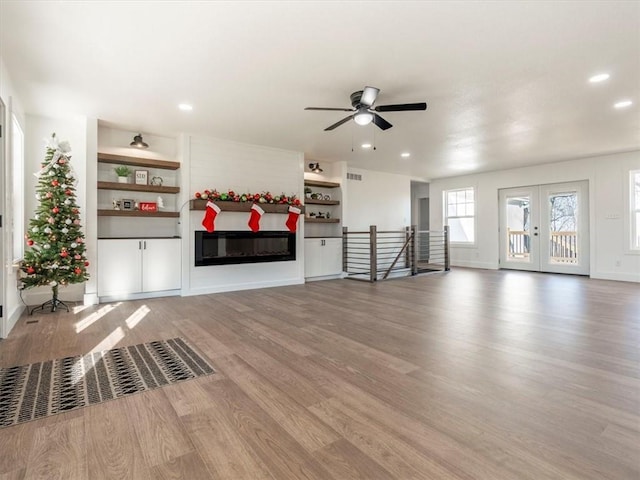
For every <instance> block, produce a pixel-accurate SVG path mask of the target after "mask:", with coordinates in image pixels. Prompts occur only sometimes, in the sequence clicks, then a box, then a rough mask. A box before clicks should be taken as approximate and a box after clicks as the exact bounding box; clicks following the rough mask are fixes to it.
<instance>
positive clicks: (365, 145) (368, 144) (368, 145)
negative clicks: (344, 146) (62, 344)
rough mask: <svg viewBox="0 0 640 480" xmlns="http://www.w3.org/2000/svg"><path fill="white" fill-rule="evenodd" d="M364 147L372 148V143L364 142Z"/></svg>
mask: <svg viewBox="0 0 640 480" xmlns="http://www.w3.org/2000/svg"><path fill="white" fill-rule="evenodd" d="M362 148H371V144H370V143H363V144H362Z"/></svg>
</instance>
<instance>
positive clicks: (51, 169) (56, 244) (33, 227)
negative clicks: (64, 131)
mask: <svg viewBox="0 0 640 480" xmlns="http://www.w3.org/2000/svg"><path fill="white" fill-rule="evenodd" d="M70 153H71V148H70V146H69V143H68V142H66V141H65V142H58V140H57V139H56V134H55V133H54V134H53V135H52V136H51V138H50V139H49V140H48V142H47V153H46V155H45V159H44V161H43V162H42V165H41V167H42V168H41V169H40V171H39V172H38V173H36V176H37V177H38V186H37V187H36V199H37V200H39V202H40V205H39V206H38V208H37V209H36V212H35V214H34V216H33V218H32V219H31V220H30V222H29V229H28V230H27V233H26V235H25V237H26V240H27V245H28V246H29V247H30V248H29V249H27V251H26V252H25V254H24V261H23V263H22V271H23V272H24V273H25V274H26V275H24V276H23V278H22V283H23V288H31V287H37V286H43V285H44V286H46V285H48V286H50V287H51V289H52V292H53V298H52V299H51V300H49V301H48V302H46V303H44V304H43V305H41V306H40V307H38V308H40V309H43V310H44V309H45V308H49V307H50V308H51V311H52V312H55V311H56V310H57V309H58V306H60V305H62V306H64V307H65V308H67V310H69V308H68V307H67V306H66V305H65V304H64V302H62V301H60V300H59V299H58V287H59V286H60V285H67V284H71V283H81V282H84V281H85V280H87V279H88V278H89V276H88V274H87V267H88V266H89V262H87V260H86V258H85V242H84V235H83V233H82V228H81V225H80V218H79V215H80V209H79V208H78V205H77V203H76V195H75V190H76V189H75V186H74V184H75V179H74V178H73V172H72V170H71V165H70V163H69V162H70V158H71V156H70ZM34 310H35V309H34ZM31 313H33V311H32V312H31Z"/></svg>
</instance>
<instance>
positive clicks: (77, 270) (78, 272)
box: [73, 267, 82, 275]
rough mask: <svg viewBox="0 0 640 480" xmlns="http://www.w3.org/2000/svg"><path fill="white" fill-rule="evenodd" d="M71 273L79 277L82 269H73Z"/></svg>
mask: <svg viewBox="0 0 640 480" xmlns="http://www.w3.org/2000/svg"><path fill="white" fill-rule="evenodd" d="M73 271H74V273H75V274H76V275H80V274H81V273H82V269H81V268H80V267H76V268H74V269H73Z"/></svg>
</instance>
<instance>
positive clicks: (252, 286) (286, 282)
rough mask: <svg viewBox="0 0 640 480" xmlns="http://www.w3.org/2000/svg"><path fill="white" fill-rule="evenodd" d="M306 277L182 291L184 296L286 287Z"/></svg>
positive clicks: (302, 280) (300, 283)
mask: <svg viewBox="0 0 640 480" xmlns="http://www.w3.org/2000/svg"><path fill="white" fill-rule="evenodd" d="M302 284H304V279H300V278H295V279H291V280H278V281H275V282H256V283H236V284H232V285H218V286H215V287H200V288H192V289H190V290H189V291H184V290H183V291H182V296H183V297H191V296H194V295H208V294H210V293H224V292H237V291H241V290H257V289H259V288H272V287H286V286H288V285H302Z"/></svg>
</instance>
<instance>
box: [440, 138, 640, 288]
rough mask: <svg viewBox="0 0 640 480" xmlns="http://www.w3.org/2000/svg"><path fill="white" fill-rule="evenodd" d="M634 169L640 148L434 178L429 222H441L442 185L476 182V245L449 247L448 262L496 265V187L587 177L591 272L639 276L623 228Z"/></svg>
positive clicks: (639, 260)
mask: <svg viewBox="0 0 640 480" xmlns="http://www.w3.org/2000/svg"><path fill="white" fill-rule="evenodd" d="M632 169H640V151H635V152H630V153H622V154H617V155H606V156H598V157H591V158H585V159H579V160H571V161H566V162H559V163H553V164H547V165H538V166H533V167H525V168H517V169H511V170H501V171H497V172H489V173H482V174H477V175H465V176H460V177H452V178H445V179H439V180H434V181H432V182H431V184H430V192H431V193H430V198H431V209H430V213H431V228H432V229H439V228H442V225H443V207H442V201H443V194H442V192H443V191H444V190H450V189H455V188H463V187H475V189H476V195H477V196H476V203H477V218H476V220H477V222H476V236H477V242H476V246H475V247H473V248H466V247H451V263H452V265H459V266H471V267H479V268H492V269H495V268H498V266H499V265H498V254H499V247H498V238H499V237H498V224H499V215H498V213H499V210H498V189H500V188H510V187H518V186H527V185H539V184H549V183H561V182H571V181H577V180H587V181H588V182H589V214H590V222H589V223H590V228H591V232H590V259H591V272H590V275H591V277H593V278H603V279H611V280H626V281H635V282H640V255H638V254H634V253H631V252H630V251H629V250H628V244H629V242H628V239H627V236H628V235H627V233H626V231H625V222H626V221H627V216H628V211H629V210H628V178H629V177H628V175H629V170H632Z"/></svg>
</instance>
